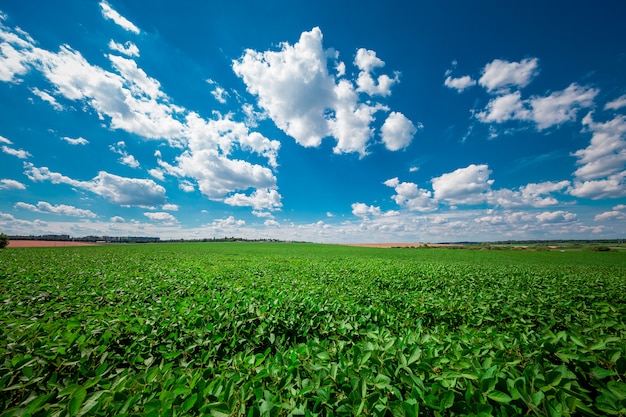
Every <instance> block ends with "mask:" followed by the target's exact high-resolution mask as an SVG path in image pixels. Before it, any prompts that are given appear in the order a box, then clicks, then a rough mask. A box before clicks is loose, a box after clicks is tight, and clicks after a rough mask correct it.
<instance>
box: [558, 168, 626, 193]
mask: <svg viewBox="0 0 626 417" xmlns="http://www.w3.org/2000/svg"><path fill="white" fill-rule="evenodd" d="M568 192H569V193H570V194H571V195H573V196H574V197H580V198H590V199H592V200H600V199H603V198H620V197H626V171H622V172H619V173H617V174H615V175H611V176H610V177H608V178H606V179H602V180H590V181H575V182H574V185H573V186H572V187H570V188H569V189H568Z"/></svg>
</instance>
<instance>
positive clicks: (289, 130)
mask: <svg viewBox="0 0 626 417" xmlns="http://www.w3.org/2000/svg"><path fill="white" fill-rule="evenodd" d="M329 61H334V62H335V65H334V68H335V70H336V71H337V72H336V73H330V72H329ZM337 61H338V52H336V51H334V50H331V49H327V50H325V49H324V48H323V45H322V31H321V30H320V29H319V28H317V27H316V28H313V29H312V30H311V31H309V32H303V33H302V34H301V36H300V39H299V40H298V42H296V43H295V44H294V45H290V44H289V43H287V42H283V43H281V44H280V50H279V51H266V52H257V51H254V50H250V49H248V50H246V51H245V53H244V54H243V56H242V57H241V58H240V59H238V60H236V61H234V62H233V70H234V71H235V73H236V74H237V75H238V76H239V77H240V78H242V79H243V81H244V83H245V84H246V87H247V90H248V91H249V92H250V93H251V94H253V95H255V96H256V97H257V99H258V105H259V107H260V108H262V109H263V110H264V111H265V112H266V113H267V115H268V116H269V117H270V118H271V119H272V120H273V121H274V123H275V124H276V126H277V127H278V128H279V129H281V130H282V131H284V132H285V133H286V134H288V135H289V136H291V137H293V138H294V139H295V140H296V142H297V143H299V144H300V145H302V146H312V147H317V146H319V145H320V144H321V142H322V139H323V138H324V137H329V136H332V137H333V138H334V139H335V140H336V141H337V145H336V146H335V147H334V152H335V153H350V152H357V153H359V154H360V155H361V156H364V155H366V154H367V145H368V143H369V141H370V140H371V138H372V137H373V135H374V130H373V128H372V126H371V125H372V123H373V121H374V120H375V118H374V115H375V113H377V112H379V111H388V110H389V109H388V108H387V106H385V105H383V104H382V103H380V102H375V101H372V100H371V99H370V100H365V101H362V100H361V99H360V97H359V93H363V94H366V95H368V96H370V97H374V96H388V95H389V94H390V91H391V90H390V88H391V86H392V85H393V84H395V83H397V82H398V74H397V73H396V74H395V75H394V77H393V78H392V77H389V76H388V75H380V76H379V77H378V78H377V79H376V80H374V78H373V76H372V72H373V71H374V70H375V69H377V68H381V67H382V66H384V62H383V61H382V60H380V58H378V57H377V56H376V53H375V52H374V51H370V50H367V49H359V50H358V51H357V53H356V57H355V60H354V64H355V65H356V66H357V67H358V69H359V70H360V72H359V75H358V77H357V79H356V81H353V80H349V79H346V78H343V76H344V75H345V64H343V63H337Z"/></svg>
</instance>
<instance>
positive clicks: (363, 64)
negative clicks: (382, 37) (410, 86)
mask: <svg viewBox="0 0 626 417" xmlns="http://www.w3.org/2000/svg"><path fill="white" fill-rule="evenodd" d="M354 65H356V66H357V68H359V70H360V72H359V75H358V78H357V80H356V85H357V89H356V91H358V92H359V93H366V94H368V95H370V96H375V95H380V96H383V97H386V96H389V95H391V87H392V86H393V85H394V84H396V83H398V82H399V73H397V72H396V73H395V75H394V77H393V78H391V77H389V76H388V75H387V74H382V75H380V76H379V77H378V78H377V79H376V80H374V78H373V77H372V73H373V72H374V70H375V69H376V68H382V67H384V66H385V62H384V61H383V60H381V59H380V58H378V57H377V56H376V52H375V51H371V50H369V49H365V48H359V49H358V50H357V51H356V56H355V57H354ZM344 71H345V70H344Z"/></svg>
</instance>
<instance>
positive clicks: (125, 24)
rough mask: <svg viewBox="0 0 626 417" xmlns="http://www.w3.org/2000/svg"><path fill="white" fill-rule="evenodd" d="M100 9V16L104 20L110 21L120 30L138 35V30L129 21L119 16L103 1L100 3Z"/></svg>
mask: <svg viewBox="0 0 626 417" xmlns="http://www.w3.org/2000/svg"><path fill="white" fill-rule="evenodd" d="M100 8H101V9H102V16H103V17H104V18H105V19H109V20H112V21H113V22H114V23H115V24H116V25H118V26H120V27H121V28H122V29H124V30H126V31H128V32H132V33H135V34H139V32H140V30H139V28H138V27H137V26H135V25H134V24H133V23H132V22H131V21H130V20H128V19H126V18H125V17H124V16H122V15H121V14H119V13H118V12H117V11H116V10H114V9H113V8H112V7H111V6H109V3H107V2H106V1H104V0H103V1H101V2H100Z"/></svg>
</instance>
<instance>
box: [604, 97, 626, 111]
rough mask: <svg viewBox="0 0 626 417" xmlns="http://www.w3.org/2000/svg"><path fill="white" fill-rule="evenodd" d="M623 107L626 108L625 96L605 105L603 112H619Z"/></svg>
mask: <svg viewBox="0 0 626 417" xmlns="http://www.w3.org/2000/svg"><path fill="white" fill-rule="evenodd" d="M623 107H626V94H624V95H623V96H620V97H618V98H616V99H615V100H613V101H609V102H608V103H606V104H605V105H604V110H619V109H621V108H623Z"/></svg>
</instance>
